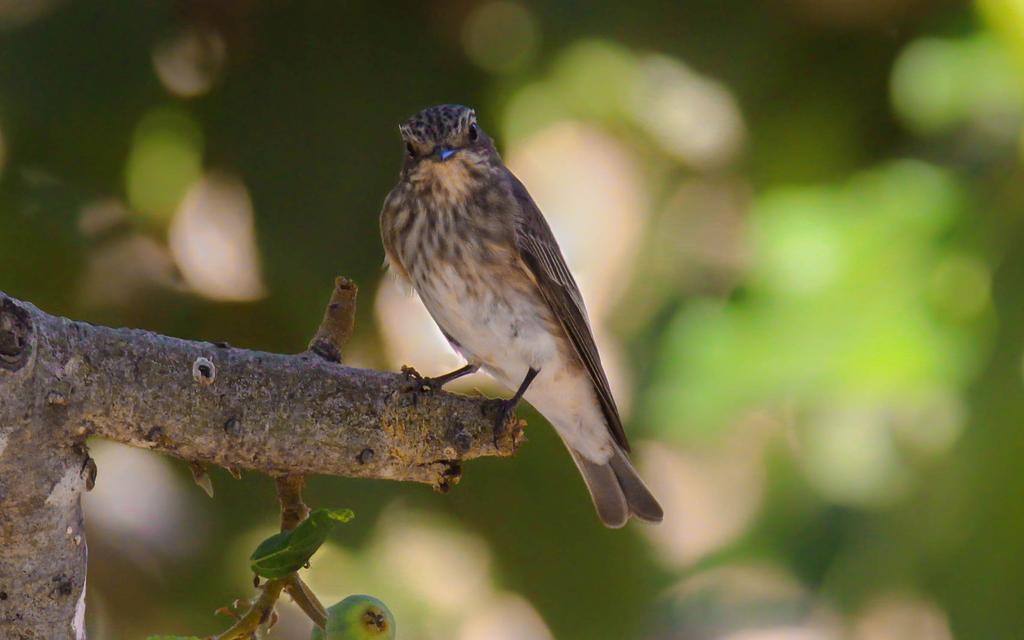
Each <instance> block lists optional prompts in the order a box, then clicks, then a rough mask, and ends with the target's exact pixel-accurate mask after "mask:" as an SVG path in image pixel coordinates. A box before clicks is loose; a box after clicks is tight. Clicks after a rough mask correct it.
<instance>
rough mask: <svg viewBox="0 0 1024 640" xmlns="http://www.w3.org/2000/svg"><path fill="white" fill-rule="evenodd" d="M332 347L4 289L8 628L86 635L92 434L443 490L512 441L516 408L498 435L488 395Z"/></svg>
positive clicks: (231, 461) (210, 456) (1, 465)
mask: <svg viewBox="0 0 1024 640" xmlns="http://www.w3.org/2000/svg"><path fill="white" fill-rule="evenodd" d="M343 284H344V283H343V282H342V281H339V283H338V287H339V289H338V290H341V288H343ZM338 290H336V296H335V298H332V305H333V304H337V307H335V308H334V309H335V310H338V309H340V310H341V311H345V309H344V303H343V302H342V303H337V302H336V298H337V296H338V295H339V294H338V293H337V291H338ZM352 295H353V296H354V288H353V289H352ZM342 296H343V293H342ZM353 304H354V303H353ZM331 311H332V308H331V307H330V306H329V308H328V313H327V314H326V316H325V323H326V322H327V320H328V318H329V316H330V315H331ZM321 329H323V327H321ZM348 330H349V331H350V330H351V327H350V326H349V328H348ZM323 337H324V336H322V335H321V334H320V333H318V336H317V338H315V339H314V344H313V345H311V347H312V348H314V349H316V350H317V353H321V352H323V351H324V345H325V344H327V345H328V346H329V341H328V342H326V343H325V342H324V341H323V340H321V338H323ZM318 344H319V345H320V347H319V348H318V347H317V345H318ZM328 351H329V349H328ZM331 355H334V354H333V352H332V353H328V354H322V356H323V357H322V356H321V355H316V354H313V353H310V352H306V353H302V354H298V355H279V354H271V353H262V352H258V351H250V350H247V349H237V348H232V347H229V346H227V345H216V344H211V343H207V342H192V341H187V340H179V339H176V338H171V337H167V336H162V335H157V334H155V333H150V332H146V331H140V330H135V329H111V328H106V327H98V326H94V325H90V324H87V323H83V322H75V321H71V320H68V319H65V318H59V317H56V316H52V315H49V314H46V313H44V312H42V311H40V310H39V309H37V308H36V307H34V306H33V305H31V304H29V303H26V302H22V301H18V300H15V299H13V298H11V297H9V296H7V295H6V294H4V293H3V292H0V545H2V547H0V637H2V638H18V639H21V638H54V639H59V638H81V637H84V622H83V618H84V593H85V569H86V543H85V537H84V532H83V530H82V513H81V507H80V501H79V498H80V496H81V493H82V492H83V491H85V490H88V489H89V488H91V486H92V483H93V481H94V480H95V476H96V467H95V464H93V462H92V460H91V459H90V458H89V456H88V451H87V449H86V447H85V439H86V438H87V437H89V436H91V435H99V436H102V437H105V438H109V439H111V440H116V441H118V442H123V443H126V444H129V445H132V446H137V447H144V448H147V449H154V450H157V451H160V452H163V453H166V454H169V455H172V456H175V457H178V458H181V459H183V460H186V461H189V462H196V463H212V464H218V465H221V466H224V467H227V468H230V469H233V470H239V469H250V470H254V471H260V472H263V473H267V474H270V475H274V476H284V475H306V474H314V473H316V474H329V475H336V476H351V477H361V478H382V479H390V480H408V481H415V482H423V483H427V484H430V485H433V486H434V487H435V488H437V489H439V490H442V491H443V490H447V489H448V488H449V487H450V486H451V485H452V484H454V483H455V482H457V481H458V479H459V477H460V474H461V464H460V463H461V462H462V461H463V460H468V459H472V458H476V457H480V456H486V455H492V456H495V455H496V456H507V455H511V454H512V453H513V451H514V450H515V447H516V440H517V437H518V436H519V435H520V429H519V423H518V421H515V420H512V421H511V423H510V424H508V425H506V426H507V428H506V429H505V430H504V434H503V435H502V437H501V438H500V439H498V440H497V441H496V440H495V438H494V435H493V434H494V430H493V427H494V423H495V420H496V417H497V411H496V405H495V404H494V403H493V402H490V401H487V400H486V399H482V398H469V397H464V396H457V395H452V394H448V393H443V392H440V393H422V392H418V391H411V390H410V389H411V387H412V386H413V385H411V384H410V381H409V380H408V379H407V378H406V377H405V376H402V375H400V374H395V373H384V372H379V371H372V370H365V369H355V368H351V367H346V366H343V365H340V364H337V363H335V362H331V361H330V360H329V359H327V358H329V357H330V356H331Z"/></svg>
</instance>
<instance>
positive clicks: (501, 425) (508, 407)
mask: <svg viewBox="0 0 1024 640" xmlns="http://www.w3.org/2000/svg"><path fill="white" fill-rule="evenodd" d="M488 404H491V405H492V406H494V407H495V410H496V412H497V416H496V417H495V419H494V431H493V434H492V435H493V438H494V448H495V449H500V448H501V447H500V446H498V443H499V442H500V441H501V439H502V437H504V435H505V432H506V431H507V430H508V423H509V420H510V419H511V418H512V415H513V414H514V413H515V410H516V404H518V403H516V402H513V401H511V400H491V401H490V402H489V403H488Z"/></svg>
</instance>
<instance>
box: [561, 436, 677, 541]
mask: <svg viewBox="0 0 1024 640" xmlns="http://www.w3.org/2000/svg"><path fill="white" fill-rule="evenodd" d="M613 446H614V445H613ZM569 453H571V454H572V459H573V460H575V461H576V466H577V467H579V470H580V473H581V474H582V475H583V480H584V481H586V483H587V489H589V490H590V497H591V499H592V500H593V501H594V507H595V508H596V509H597V516H598V517H599V518H601V522H603V523H604V526H606V527H610V528H612V529H618V528H619V527H621V526H623V525H624V524H626V520H628V519H629V517H630V516H636V517H637V518H639V519H640V520H643V521H645V522H661V519H662V517H663V515H664V514H663V513H662V510H661V505H660V504H658V501H657V500H656V499H655V498H654V496H653V495H651V492H650V490H649V489H648V488H647V485H645V484H644V481H643V480H641V479H640V475H639V474H637V472H636V469H634V468H633V465H632V464H631V463H630V462H629V458H628V457H626V453H625V452H624V451H622V450H621V449H619V447H617V446H615V451H614V452H613V453H612V457H611V459H609V460H608V462H606V463H604V464H597V463H595V462H591V461H590V460H587V459H586V458H584V457H583V455H582V454H580V453H579V452H577V451H574V450H573V449H572V448H571V447H570V448H569Z"/></svg>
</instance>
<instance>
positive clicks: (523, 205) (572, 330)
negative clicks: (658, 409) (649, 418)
mask: <svg viewBox="0 0 1024 640" xmlns="http://www.w3.org/2000/svg"><path fill="white" fill-rule="evenodd" d="M508 178H509V184H510V186H511V189H512V194H513V195H514V197H515V200H516V202H517V203H518V205H519V214H520V215H518V216H515V226H516V244H517V246H518V248H519V255H520V257H521V258H522V260H523V262H524V263H525V264H526V266H527V268H529V270H530V272H531V273H532V274H533V277H534V278H535V279H536V280H537V285H538V287H539V288H540V291H541V294H542V295H543V297H544V300H545V301H546V302H547V304H548V307H550V308H551V311H552V312H553V313H554V315H555V317H556V318H558V320H559V322H560V323H561V325H562V328H563V329H564V330H565V333H566V334H567V335H568V336H569V341H570V342H572V345H573V347H574V348H575V349H576V353H577V355H579V357H580V360H582V361H583V365H584V367H585V368H586V370H587V373H588V374H589V375H590V380H591V382H593V384H594V390H595V391H596V392H597V398H598V400H599V401H600V403H601V409H602V411H603V412H604V416H605V420H606V421H607V423H608V430H609V431H610V432H611V434H612V436H614V438H615V442H616V443H618V445H619V446H620V447H622V448H623V449H625V450H626V451H629V443H628V442H627V441H626V432H625V430H624V429H623V428H622V419H621V418H620V417H619V409H618V407H616V406H615V399H614V398H613V397H612V392H611V389H610V388H609V386H608V378H607V376H605V373H604V368H603V367H602V366H601V356H600V355H599V354H598V352H597V345H596V344H594V335H593V333H592V332H591V330H590V322H589V320H588V319H587V309H586V307H585V306H584V304H583V296H582V295H581V294H580V289H579V287H578V286H576V281H575V280H574V279H573V277H572V273H570V272H569V267H568V266H566V264H565V258H563V257H562V252H561V250H560V249H559V248H558V243H557V242H556V241H555V236H554V234H553V233H551V227H549V226H548V223H547V221H546V220H545V219H544V216H543V215H541V212H540V209H539V208H538V207H537V204H536V203H534V201H533V198H531V197H530V194H529V193H528V192H527V191H526V187H525V186H523V183H522V182H520V181H519V179H518V178H516V177H515V176H514V175H512V173H511V172H509V173H508Z"/></svg>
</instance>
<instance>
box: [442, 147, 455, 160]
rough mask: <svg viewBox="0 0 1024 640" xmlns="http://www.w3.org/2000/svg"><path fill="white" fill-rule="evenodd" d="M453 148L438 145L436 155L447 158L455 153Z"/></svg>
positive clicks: (443, 158)
mask: <svg viewBox="0 0 1024 640" xmlns="http://www.w3.org/2000/svg"><path fill="white" fill-rule="evenodd" d="M455 151H456V150H455V149H452V148H451V147H440V148H438V150H437V155H438V156H440V158H441V160H447V159H448V158H450V157H452V156H453V155H455Z"/></svg>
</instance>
